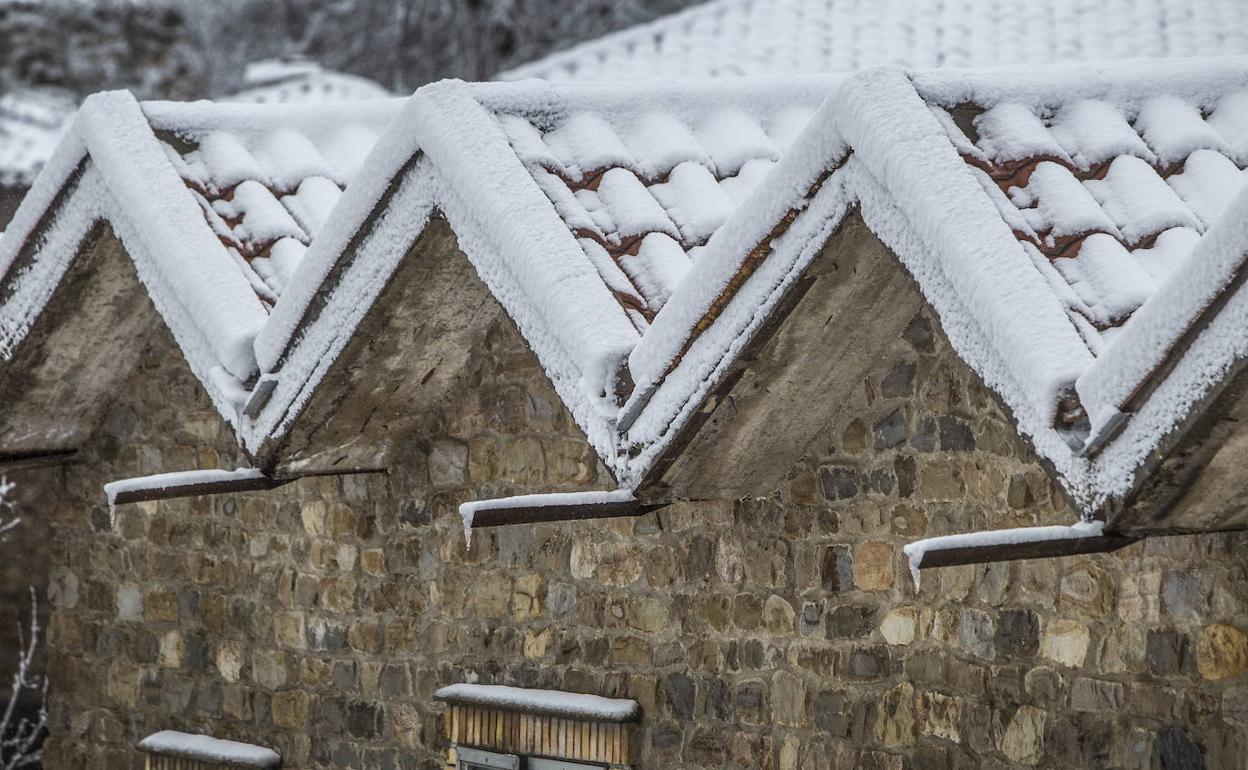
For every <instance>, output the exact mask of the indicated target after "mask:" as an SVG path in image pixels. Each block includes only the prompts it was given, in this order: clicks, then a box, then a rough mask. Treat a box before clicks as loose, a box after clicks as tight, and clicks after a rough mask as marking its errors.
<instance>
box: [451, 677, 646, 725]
mask: <svg viewBox="0 0 1248 770" xmlns="http://www.w3.org/2000/svg"><path fill="white" fill-rule="evenodd" d="M433 697H434V698H437V699H438V700H443V701H449V702H452V703H468V704H472V705H474V706H484V707H487V708H497V709H503V710H506V711H523V712H526V713H532V714H544V715H552V716H560V717H564V718H565V719H580V720H587V721H602V722H630V721H632V720H634V719H636V718H637V717H638V716H639V715H640V714H641V706H639V705H638V703H637V701H635V700H628V699H624V698H604V697H603V696H601V695H588V694H584V693H573V692H560V691H558V690H535V689H528V688H522V687H508V686H506V685H489V684H452V685H448V686H446V687H442V688H440V689H439V690H437V691H436V692H434V694H433Z"/></svg>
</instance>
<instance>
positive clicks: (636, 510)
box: [472, 500, 667, 529]
mask: <svg viewBox="0 0 1248 770" xmlns="http://www.w3.org/2000/svg"><path fill="white" fill-rule="evenodd" d="M665 505H667V503H646V502H642V501H640V500H627V501H621V502H610V503H582V504H578V505H538V506H531V507H524V508H517V507H503V506H500V507H498V508H484V507H479V508H477V509H476V511H474V512H473V516H472V528H473V529H480V528H482V527H505V526H508V525H510V524H542V523H546V522H552V521H580V520H583V519H612V518H621V517H625V516H644V515H645V514H647V513H651V512H652V511H656V510H658V509H659V508H662V507H663V506H665Z"/></svg>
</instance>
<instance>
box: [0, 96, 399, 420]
mask: <svg viewBox="0 0 1248 770" xmlns="http://www.w3.org/2000/svg"><path fill="white" fill-rule="evenodd" d="M400 104H401V102H396V101H382V102H374V103H369V104H366V105H353V106H352V108H351V109H350V110H337V109H334V108H326V107H323V106H319V107H318V106H288V105H249V106H246V107H240V106H231V105H212V104H209V103H195V104H181V105H174V104H160V103H149V104H146V105H142V106H141V105H140V104H139V103H137V102H136V101H135V100H134V99H133V97H131V96H130V95H129V94H127V93H124V92H114V93H106V94H98V95H96V96H93V97H91V98H89V99H88V100H87V101H86V102H85V103H84V104H83V107H82V109H81V110H79V113H78V117H77V118H76V120H75V121H74V123H73V125H72V126H71V128H70V129H69V130H68V132H67V135H66V137H65V139H64V140H63V141H62V142H61V143H60V145H59V147H58V149H57V151H56V154H55V155H54V156H53V158H52V159H51V161H50V162H49V164H48V167H47V168H46V169H45V171H44V172H43V173H42V174H41V175H40V176H39V178H38V179H37V180H36V182H35V185H34V186H33V188H32V189H31V191H30V193H29V194H28V195H27V196H26V199H25V200H24V201H23V204H22V206H21V207H20V208H19V210H18V212H17V214H16V215H15V217H14V219H13V222H12V223H11V225H10V227H9V229H8V230H7V231H6V233H5V234H4V237H3V238H2V239H0V275H3V280H4V282H5V283H6V284H7V287H8V289H7V292H6V294H7V296H8V301H6V302H5V303H4V304H3V305H2V306H0V356H3V357H4V358H8V357H9V356H10V355H12V353H13V351H14V349H15V348H16V346H17V344H18V343H19V342H20V341H21V339H22V338H23V337H24V335H25V334H26V332H27V331H28V330H29V329H30V327H31V325H32V324H33V323H34V321H35V319H36V317H37V316H38V315H39V313H40V312H41V311H42V309H43V305H44V303H46V302H47V300H48V299H49V298H50V296H51V293H52V291H53V290H54V288H55V287H56V285H57V283H58V282H59V281H60V279H61V277H62V276H63V275H64V274H65V271H66V270H67V269H68V268H69V266H70V263H71V262H72V261H73V259H74V257H75V256H76V254H77V250H78V247H79V244H81V243H82V242H83V241H84V239H85V238H86V237H87V234H88V233H89V232H90V231H91V230H92V229H93V227H94V226H95V225H96V223H98V222H100V221H106V222H107V223H108V224H109V225H111V227H112V229H113V231H114V232H115V233H116V234H117V236H118V237H119V238H120V239H121V241H122V242H123V243H124V245H125V247H126V251H127V252H128V253H129V254H130V256H131V257H132V259H133V260H134V263H135V266H136V269H137V271H138V274H139V277H140V279H141V280H142V281H143V283H144V286H145V287H146V288H147V290H148V293H149V295H150V296H151V297H152V300H153V302H154V304H155V305H156V308H157V310H159V311H160V313H161V315H162V316H164V318H165V320H166V322H167V323H168V324H169V327H170V329H171V330H172V331H173V333H174V336H175V338H176V339H177V340H178V342H179V344H180V345H181V347H182V349H183V352H184V353H185V354H186V356H187V359H188V362H189V363H190V364H191V367H192V369H194V370H195V372H196V374H198V375H199V376H200V379H201V380H202V381H203V382H204V384H205V387H206V388H207V390H208V392H209V394H210V395H211V396H212V398H213V400H214V402H216V403H217V405H218V406H219V407H220V408H221V410H222V413H223V414H225V415H227V416H228V417H229V419H230V420H231V422H233V421H234V418H233V416H232V415H233V414H234V412H235V409H236V406H237V404H236V400H237V398H238V397H239V396H240V393H241V392H242V391H241V383H243V382H245V381H246V380H248V379H249V378H251V377H253V375H254V374H255V370H256V365H255V353H254V351H253V349H252V342H253V340H254V339H255V337H256V335H257V334H258V332H259V330H260V328H262V327H263V325H264V323H265V321H266V320H267V318H268V304H269V303H271V301H272V298H273V297H274V296H275V294H276V291H279V290H280V278H281V276H282V275H283V273H282V270H293V269H294V267H293V266H294V265H297V263H298V259H299V256H300V254H301V252H302V248H303V241H304V240H307V239H309V238H310V237H311V235H312V234H314V232H315V228H316V226H317V224H318V222H319V221H320V218H323V216H324V215H325V210H326V208H327V207H328V206H329V205H332V200H331V201H329V202H328V203H327V202H326V199H327V198H333V199H336V197H337V195H338V194H339V191H340V187H339V186H340V185H344V184H346V182H348V181H349V179H350V176H351V173H352V171H353V170H354V168H355V167H356V166H357V165H358V163H359V157H360V156H361V155H363V154H366V153H367V150H368V147H367V146H366V145H367V144H368V143H369V142H371V141H372V140H373V139H374V138H375V137H376V135H377V134H378V133H380V131H381V130H382V129H383V128H384V126H385V125H386V122H387V121H388V120H389V118H390V117H392V116H393V114H394V112H395V111H397V109H398V107H399V106H400ZM329 187H333V188H334V190H332V191H330V190H328V188H329ZM322 188H325V189H322ZM283 228H285V229H283ZM275 233H276V234H277V237H274V234H275ZM283 239H286V240H284V241H283ZM275 250H277V251H278V252H279V253H278V254H276V255H275V254H274V251H275Z"/></svg>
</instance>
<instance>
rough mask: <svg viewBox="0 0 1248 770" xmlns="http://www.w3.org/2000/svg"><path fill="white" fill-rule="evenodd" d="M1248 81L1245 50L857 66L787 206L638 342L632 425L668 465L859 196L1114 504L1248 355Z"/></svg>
mask: <svg viewBox="0 0 1248 770" xmlns="http://www.w3.org/2000/svg"><path fill="white" fill-rule="evenodd" d="M1246 77H1248V65H1246V64H1245V61H1244V60H1243V59H1234V58H1231V59H1222V60H1206V61H1200V62H1175V63H1154V64H1150V65H1147V66H1141V65H1139V64H1132V65H1122V66H1106V67H1075V68H1066V69H1060V68H1059V69H1050V70H1041V71H1034V70H1033V71H1029V72H1026V73H1023V72H1021V71H1009V70H1005V71H995V72H991V71H985V72H946V73H920V74H915V75H912V76H907V75H905V74H904V73H903V72H901V71H900V70H876V71H868V72H864V73H861V74H859V75H855V76H853V77H852V78H850V80H849V81H847V82H846V83H845V85H844V86H843V87H842V88H841V89H839V91H838V92H837V93H836V94H835V95H834V96H833V97H832V98H830V99H829V100H828V102H827V103H826V104H825V105H824V106H823V108H822V109H821V110H820V112H819V113H818V114H817V115H816V117H815V118H814V119H813V120H812V122H811V126H810V127H809V129H808V130H807V132H806V133H805V134H804V135H803V136H802V137H801V138H800V139H799V140H798V141H797V142H796V143H795V146H794V149H793V151H792V152H791V153H790V154H789V157H787V158H786V159H784V160H783V161H781V163H780V165H779V166H778V167H777V169H776V171H775V172H774V173H773V174H772V176H771V177H770V178H769V179H768V180H767V181H766V182H765V183H764V185H763V186H762V187H760V190H759V191H758V195H759V196H760V199H761V200H773V199H774V200H776V201H782V202H785V203H782V204H781V205H779V206H777V207H775V210H773V211H772V212H771V214H770V215H765V214H760V216H759V217H758V218H757V219H755V220H753V221H747V220H740V221H738V222H737V223H735V225H730V226H729V227H726V228H725V232H723V233H721V235H720V236H719V237H720V238H724V239H725V240H723V241H721V242H722V243H725V244H728V243H732V246H731V247H727V248H725V249H724V250H723V251H722V252H720V253H718V254H717V258H716V259H714V260H705V261H704V262H703V263H702V264H703V269H700V270H698V271H696V278H695V277H692V276H691V277H690V278H688V279H686V281H685V282H684V283H682V285H681V287H680V288H679V290H678V291H677V292H676V294H675V295H674V296H673V297H672V299H671V300H670V301H669V303H668V305H667V306H666V307H665V309H664V311H663V313H661V314H660V315H659V317H658V318H656V320H655V322H654V324H653V325H652V328H651V330H650V333H649V334H647V335H646V338H645V339H643V341H642V342H641V344H639V345H638V346H637V348H636V349H635V350H634V352H633V354H632V356H631V358H630V365H631V368H632V371H633V374H634V376H635V377H636V378H637V380H638V390H637V392H636V393H635V396H634V401H635V403H634V404H631V405H630V406H626V407H625V412H626V413H627V412H629V411H630V407H631V409H632V412H633V413H635V414H637V415H639V416H638V417H637V418H636V419H635V422H634V423H633V427H632V429H631V430H630V431H629V436H630V437H635V438H636V439H637V440H639V441H640V442H641V443H642V444H645V445H646V448H645V449H644V450H643V452H642V454H643V455H644V454H646V453H653V452H656V451H657V452H658V456H657V457H654V458H652V460H653V461H654V462H655V463H656V465H655V466H654V467H656V468H658V469H659V473H660V474H661V472H662V468H663V467H664V463H665V462H669V461H670V454H671V452H672V451H673V449H676V450H679V448H680V446H679V444H680V442H677V444H676V445H675V446H674V445H673V444H672V443H671V441H670V439H665V438H663V437H664V436H665V435H670V433H671V432H672V430H673V429H672V427H670V426H671V425H672V424H673V423H674V424H675V426H676V427H679V426H681V425H688V424H690V420H691V418H692V416H693V415H694V414H695V413H697V410H698V409H700V410H701V411H702V412H703V413H705V412H706V411H707V410H708V409H713V408H714V404H713V403H707V402H706V399H707V397H708V394H710V393H711V391H712V388H713V387H714V386H715V384H716V383H719V382H722V381H723V378H724V377H726V376H728V374H729V372H730V370H731V369H732V367H733V366H734V364H733V361H734V359H735V358H736V357H737V356H738V355H740V351H741V350H742V349H744V348H745V346H746V345H745V342H746V341H748V340H750V339H751V338H753V337H754V336H755V335H756V334H757V333H758V331H759V329H760V328H762V327H763V326H764V325H765V324H766V323H768V321H767V319H770V318H771V317H772V314H773V313H774V312H775V311H776V308H777V307H778V306H780V305H781V304H782V303H781V300H782V299H783V297H784V295H785V294H786V293H788V292H790V290H791V289H792V287H793V285H794V283H795V282H796V281H797V279H798V277H800V276H801V275H802V273H803V271H805V270H806V269H807V267H808V265H809V264H810V262H811V260H812V259H813V256H814V252H815V251H817V250H818V247H820V246H822V245H823V244H824V243H825V242H826V241H827V239H828V233H829V232H830V230H829V225H831V227H832V228H834V227H836V226H839V225H838V223H840V222H841V221H842V219H843V218H844V217H845V215H846V213H847V212H848V211H849V210H851V209H852V208H853V207H857V209H858V210H859V211H860V212H861V216H862V218H863V220H864V221H865V222H866V224H867V225H868V226H869V227H870V228H871V230H872V231H874V232H875V233H876V234H877V235H878V236H879V238H880V239H881V240H883V242H884V243H885V244H886V245H887V246H888V247H889V248H890V249H891V250H892V251H893V252H894V253H895V254H896V255H897V256H898V257H899V259H900V261H901V262H902V264H904V265H905V267H906V268H907V270H908V271H909V273H910V274H911V275H912V276H913V277H914V278H915V279H916V280H917V282H918V284H919V286H920V288H921V289H922V291H923V294H924V296H925V297H926V299H927V301H928V302H929V303H930V304H931V305H932V306H933V307H934V308H935V309H936V310H937V312H938V313H939V315H940V318H941V321H942V324H943V326H944V327H945V331H946V333H947V334H948V336H949V338H950V340H951V342H952V343H953V345H954V347H955V349H957V351H958V352H959V354H960V355H961V356H962V357H963V358H964V359H965V360H966V361H967V362H968V363H969V364H970V365H971V366H972V368H973V369H975V371H977V372H978V373H979V374H980V376H981V377H983V378H984V380H985V382H986V383H987V384H988V385H989V386H990V387H991V388H992V389H993V390H995V391H996V392H997V393H998V394H999V395H1000V396H1001V398H1002V400H1003V401H1004V402H1005V404H1006V405H1007V406H1008V407H1009V409H1010V411H1011V412H1012V413H1013V416H1014V418H1015V420H1016V421H1017V424H1018V427H1019V429H1020V432H1021V433H1023V434H1024V435H1026V436H1028V437H1029V438H1030V439H1031V440H1032V442H1033V444H1034V446H1035V447H1036V449H1037V451H1038V453H1039V454H1040V455H1041V456H1042V457H1043V458H1044V459H1045V460H1046V461H1047V462H1048V463H1049V464H1050V465H1051V467H1053V468H1054V470H1055V471H1056V473H1057V475H1058V476H1059V477H1060V478H1061V480H1062V482H1063V484H1064V486H1065V488H1066V489H1067V491H1068V492H1069V493H1070V494H1071V496H1072V498H1073V499H1074V501H1075V502H1076V503H1077V504H1078V505H1079V507H1081V508H1082V509H1084V510H1085V511H1096V510H1102V509H1104V508H1105V507H1106V506H1111V507H1114V506H1121V505H1122V504H1123V501H1125V500H1129V499H1130V498H1131V497H1132V494H1133V492H1132V490H1133V489H1137V488H1138V485H1139V484H1140V483H1141V482H1142V481H1143V480H1144V478H1145V477H1146V476H1147V475H1148V473H1149V471H1148V469H1147V468H1146V467H1145V466H1146V464H1147V463H1148V462H1149V461H1150V457H1154V458H1155V457H1157V456H1162V455H1164V454H1165V452H1166V451H1167V447H1172V446H1173V445H1174V441H1175V440H1176V436H1177V433H1176V431H1178V429H1179V428H1180V426H1181V425H1183V424H1184V421H1185V420H1187V419H1189V416H1190V415H1192V414H1194V413H1196V412H1198V411H1199V409H1200V408H1202V404H1201V401H1202V399H1205V398H1206V397H1207V396H1208V394H1210V393H1211V392H1216V387H1215V386H1217V385H1218V384H1219V383H1221V382H1223V381H1224V380H1225V379H1226V375H1227V372H1228V371H1232V370H1234V367H1235V362H1236V361H1237V360H1238V357H1242V353H1240V352H1237V351H1238V348H1239V347H1242V345H1239V344H1238V343H1235V340H1237V339H1239V338H1240V337H1242V334H1239V335H1236V334H1235V333H1234V332H1233V331H1230V329H1231V328H1232V327H1231V326H1229V325H1230V324H1233V323H1234V322H1233V320H1232V319H1233V317H1235V313H1234V312H1233V308H1234V307H1235V305H1234V302H1236V301H1237V300H1236V299H1235V298H1231V299H1230V300H1229V302H1228V300H1227V297H1229V296H1230V295H1231V294H1234V292H1233V290H1234V289H1235V288H1236V287H1237V285H1238V283H1237V282H1236V276H1237V275H1239V272H1241V271H1240V268H1241V266H1242V262H1243V259H1242V254H1243V251H1244V242H1245V241H1246V240H1248V238H1245V237H1244V235H1243V233H1242V225H1240V224H1238V223H1239V222H1240V220H1241V219H1242V217H1241V216H1240V215H1238V214H1236V213H1235V212H1236V211H1238V210H1239V209H1240V207H1241V206H1245V205H1248V202H1245V199H1244V197H1243V195H1242V193H1239V192H1238V191H1239V189H1240V187H1241V185H1242V180H1243V173H1244V172H1243V164H1244V160H1245V159H1244V157H1243V155H1242V147H1243V144H1242V143H1243V141H1244V137H1245V136H1246V135H1248V133H1246V132H1245V129H1244V127H1243V120H1244V112H1243V110H1244V107H1243V105H1244V99H1245V95H1244V90H1245V88H1246V87H1248V80H1246V79H1245V78H1246ZM819 174H822V175H823V180H822V182H821V183H820V184H819V185H817V187H812V188H809V189H808V188H807V185H808V184H810V183H811V182H812V180H814V181H818V179H816V176H817V175H819ZM786 185H787V186H788V188H789V189H788V190H787V191H786V190H785V189H784V186H786ZM812 191H813V192H814V195H813V197H812V195H811V192H812ZM1237 196H1238V197H1237ZM820 212H821V213H820ZM785 218H787V219H788V220H789V224H788V225H787V227H786V228H785V229H783V230H775V229H773V230H772V231H770V232H769V231H768V230H767V228H769V227H772V228H775V227H779V226H781V225H784V224H785ZM820 226H822V229H820ZM729 229H731V231H732V233H733V236H732V237H731V238H728V235H727V231H728V230H729ZM803 231H805V232H806V235H799V234H800V233H802V232H803ZM765 234H766V235H765ZM777 234H779V235H782V237H780V238H776V237H774V236H775V235H777ZM763 242H769V243H770V244H771V245H770V247H768V248H765V249H758V248H753V247H752V244H756V243H757V244H761V243H763ZM760 253H761V258H760ZM1178 263H1182V264H1183V265H1184V268H1183V269H1178ZM1228 310H1229V311H1232V312H1229V313H1228V312H1227V311H1228ZM770 323H772V324H773V325H774V323H775V321H774V320H773V321H771V322H770ZM1206 326H1208V327H1210V328H1212V327H1214V326H1218V328H1219V329H1220V331H1219V332H1218V333H1217V334H1215V333H1213V332H1210V333H1205V334H1199V333H1200V332H1202V331H1203V330H1204V329H1205V327H1206ZM1221 327H1226V328H1225V329H1223V328H1221ZM1193 342H1194V343H1196V344H1195V347H1196V348H1197V350H1196V353H1195V354H1193V353H1192V352H1189V351H1188V350H1187V345H1188V344H1189V343H1193ZM1232 343H1234V344H1232ZM1167 357H1169V358H1170V359H1171V360H1170V362H1169V363H1167V360H1166V359H1167ZM1177 359H1182V360H1181V361H1178V360H1177ZM1149 378H1154V379H1158V380H1161V382H1160V383H1159V384H1158V383H1154V385H1152V386H1151V387H1149V388H1142V387H1141V386H1140V383H1141V382H1142V381H1145V380H1147V379H1149ZM720 395H721V396H722V395H723V394H720ZM827 396H828V397H829V398H831V399H835V394H827ZM1132 398H1135V399H1137V401H1136V403H1134V404H1133V405H1132V407H1131V410H1130V411H1133V412H1135V414H1134V416H1129V415H1126V414H1124V412H1125V411H1126V410H1125V409H1124V408H1123V407H1124V406H1125V405H1128V404H1130V402H1131V399H1132ZM720 400H721V401H722V400H723V399H722V398H721V399H720ZM699 419H701V418H699ZM693 422H694V423H696V422H698V420H693ZM1124 424H1125V425H1126V427H1125V428H1123V425H1124ZM1119 430H1120V431H1121V433H1120V434H1119V433H1116V432H1115V431H1119ZM652 476H653V474H652ZM662 481H663V480H662V479H656V478H651V479H650V480H649V481H647V482H646V483H647V484H658V485H659V487H662V486H663V483H660V482H662ZM670 481H671V480H670V479H668V480H667V482H670ZM677 486H679V483H678V484H677Z"/></svg>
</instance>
